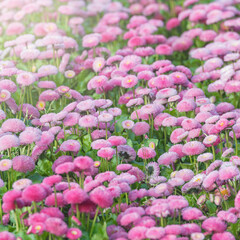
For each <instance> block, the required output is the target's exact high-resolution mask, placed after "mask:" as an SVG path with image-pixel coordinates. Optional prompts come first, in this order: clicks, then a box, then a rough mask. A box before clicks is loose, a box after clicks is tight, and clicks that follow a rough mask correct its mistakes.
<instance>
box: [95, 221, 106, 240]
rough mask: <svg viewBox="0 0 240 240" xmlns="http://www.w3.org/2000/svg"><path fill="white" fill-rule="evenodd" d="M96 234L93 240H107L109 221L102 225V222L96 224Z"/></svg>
mask: <svg viewBox="0 0 240 240" xmlns="http://www.w3.org/2000/svg"><path fill="white" fill-rule="evenodd" d="M94 233H95V234H94V235H93V236H92V238H91V240H99V239H101V240H107V239H108V235H107V223H106V222H104V224H103V225H102V224H101V223H97V224H95V226H94Z"/></svg>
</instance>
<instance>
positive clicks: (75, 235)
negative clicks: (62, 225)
mask: <svg viewBox="0 0 240 240" xmlns="http://www.w3.org/2000/svg"><path fill="white" fill-rule="evenodd" d="M81 236H82V232H81V230H80V229H78V228H69V229H68V231H67V234H66V237H67V238H68V239H71V240H74V239H79V238H80V237H81Z"/></svg>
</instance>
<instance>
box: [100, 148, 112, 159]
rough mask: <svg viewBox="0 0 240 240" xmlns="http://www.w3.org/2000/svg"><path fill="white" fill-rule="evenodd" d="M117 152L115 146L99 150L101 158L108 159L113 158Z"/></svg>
mask: <svg viewBox="0 0 240 240" xmlns="http://www.w3.org/2000/svg"><path fill="white" fill-rule="evenodd" d="M114 154H115V150H114V149H113V148H110V147H105V148H101V149H100V150H98V152H97V155H98V156H99V157H101V158H105V159H107V160H110V159H112V157H113V155H114Z"/></svg>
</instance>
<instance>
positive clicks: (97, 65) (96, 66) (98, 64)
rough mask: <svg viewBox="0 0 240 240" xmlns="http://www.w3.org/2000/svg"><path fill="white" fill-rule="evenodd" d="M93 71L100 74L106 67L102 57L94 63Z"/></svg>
mask: <svg viewBox="0 0 240 240" xmlns="http://www.w3.org/2000/svg"><path fill="white" fill-rule="evenodd" d="M92 66H93V70H94V72H100V71H101V70H102V69H103V68H104V66H105V60H104V58H102V57H97V58H95V59H94V61H93V65H92Z"/></svg>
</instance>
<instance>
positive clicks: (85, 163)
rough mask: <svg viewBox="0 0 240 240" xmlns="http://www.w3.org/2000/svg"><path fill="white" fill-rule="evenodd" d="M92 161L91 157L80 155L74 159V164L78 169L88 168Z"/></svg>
mask: <svg viewBox="0 0 240 240" xmlns="http://www.w3.org/2000/svg"><path fill="white" fill-rule="evenodd" d="M93 163H94V162H93V160H92V158H90V157H88V156H80V157H77V158H75V159H74V165H75V167H76V168H77V169H78V170H79V171H83V170H87V169H90V168H91V167H92V166H93Z"/></svg>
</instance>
